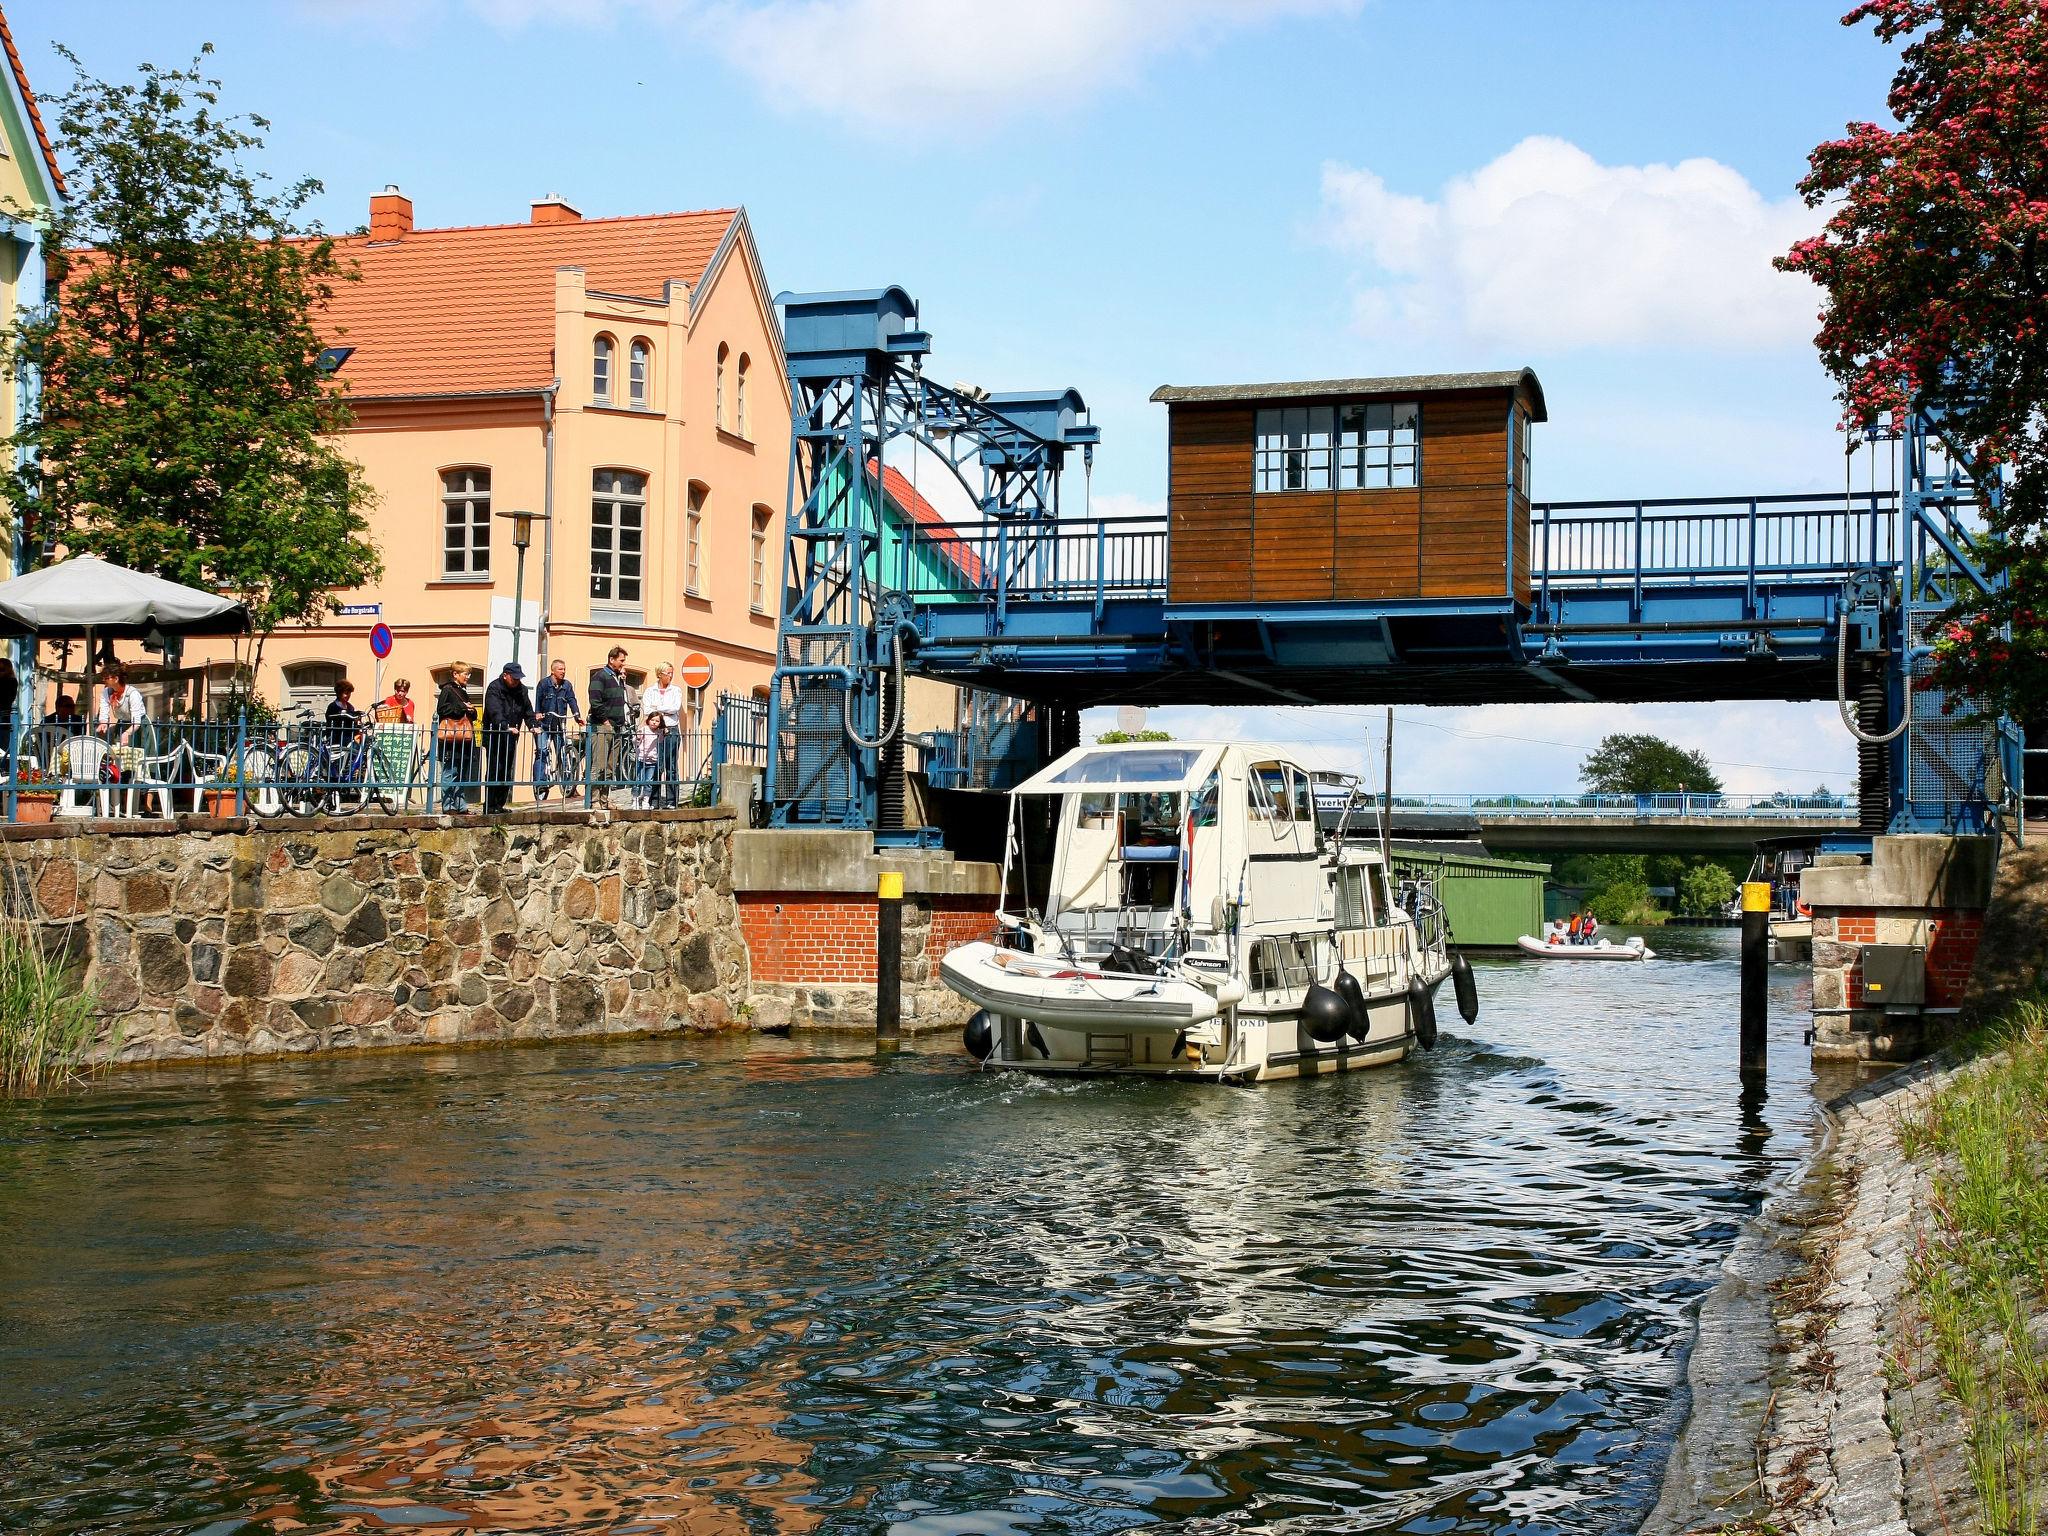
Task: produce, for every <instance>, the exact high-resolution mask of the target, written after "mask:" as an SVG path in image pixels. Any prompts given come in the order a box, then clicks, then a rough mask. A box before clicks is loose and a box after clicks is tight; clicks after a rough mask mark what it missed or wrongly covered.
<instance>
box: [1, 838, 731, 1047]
mask: <svg viewBox="0 0 2048 1536" xmlns="http://www.w3.org/2000/svg"><path fill="white" fill-rule="evenodd" d="M732 832H733V817H732V814H731V812H729V811H725V810H718V809H714V810H701V811H700V810H682V811H669V812H649V813H641V814H634V813H630V812H627V813H619V812H608V811H604V810H596V811H584V810H568V809H564V810H557V811H532V812H524V813H515V814H513V815H509V816H506V817H504V818H501V819H497V820H494V821H490V822H481V821H476V822H472V821H467V820H460V819H450V818H439V817H387V816H379V817H369V816H363V817H350V818H342V819H339V820H332V821H324V822H318V823H303V824H296V825H294V824H279V823H268V822H256V823H251V822H249V821H247V820H218V821H215V820H203V819H192V820H188V821H185V822H182V823H179V824H171V823H149V822H127V823H118V822H117V823H92V824H89V825H88V826H87V827H85V828H82V829H79V830H73V829H71V828H65V827H50V828H13V829H9V830H8V831H7V832H6V834H5V835H4V837H0V854H4V859H5V870H6V881H7V883H6V888H5V895H6V898H7V901H8V904H9V910H11V911H12V912H14V913H16V914H18V915H29V916H33V917H34V919H35V920H36V921H37V922H38V923H39V925H40V927H41V929H42V933H43V941H44V945H45V947H46V949H48V950H50V951H51V952H53V953H59V954H62V955H64V956H66V957H67V958H68V959H69V960H70V961H71V962H72V963H73V964H74V965H75V966H76V967H77V969H78V972H79V974H80V976H81V978H82V980H83V981H84V982H85V983H86V984H88V985H90V986H91V987H92V988H93V989H94V990H95V992H96V995H97V997H98V999H99V1002H100V1006H101V1009H102V1012H103V1015H104V1017H105V1019H106V1025H107V1034H106V1036H105V1037H103V1041H102V1047H101V1051H102V1054H103V1055H107V1054H111V1055H112V1056H113V1057H114V1058H115V1059H118V1060H121V1061H162V1060H175V1059H181V1058H192V1057H222V1056H244V1055H265V1054H272V1053H279V1052H290V1051H313V1050H333V1049H345V1048H350V1047H359V1046H393V1045H408V1044H419V1043H423V1042H429V1041H432V1042H442V1041H456V1040H494V1039H543V1038H552V1037H562V1036H571V1035H590V1034H609V1033H631V1032H643V1031H660V1030H672V1029H681V1028H699V1029H716V1028H723V1027H726V1026H729V1025H732V1024H734V1023H735V1022H736V1021H737V1020H738V1019H739V1018H740V1016H741V1007H742V1005H743V1004H744V1002H745V1000H746V998H747V995H748V986H749V976H748V963H747V951H746V945H745V943H744V941H743V939H742V937H741V934H740V928H739V914H738V909H737V906H736V904H735V902H734V899H733V893H732V873H731V871H732V862H731V844H732Z"/></svg>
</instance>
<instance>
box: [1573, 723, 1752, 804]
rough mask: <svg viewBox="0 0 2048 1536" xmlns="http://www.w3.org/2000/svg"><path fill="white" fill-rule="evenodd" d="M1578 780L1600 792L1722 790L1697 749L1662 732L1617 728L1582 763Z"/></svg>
mask: <svg viewBox="0 0 2048 1536" xmlns="http://www.w3.org/2000/svg"><path fill="white" fill-rule="evenodd" d="M1579 782H1580V783H1581V784H1584V785H1585V786H1586V788H1587V789H1589V790H1591V791H1592V792H1593V793H1595V794H1600V795H1644V794H1659V793H1672V792H1675V791H1678V790H1685V791H1688V792H1690V793H1692V794H1698V795H1718V794H1719V793H1721V777H1720V775H1719V774H1717V773H1715V772H1714V770H1713V769H1712V768H1711V767H1709V766H1708V764H1707V760H1706V758H1705V757H1704V756H1703V755H1701V754H1700V753H1698V752H1688V751H1686V750H1685V748H1683V747H1680V746H1675V745H1673V744H1672V743H1671V742H1668V741H1666V740H1664V738H1663V737H1661V736H1647V735H1632V734H1629V733H1626V732H1616V733H1615V734H1613V735H1611V736H1605V737H1603V738H1601V741H1600V745H1599V746H1597V747H1595V748H1594V749H1593V752H1592V754H1591V755H1590V756H1589V757H1588V758H1587V759H1586V760H1585V761H1584V762H1583V763H1581V764H1579Z"/></svg>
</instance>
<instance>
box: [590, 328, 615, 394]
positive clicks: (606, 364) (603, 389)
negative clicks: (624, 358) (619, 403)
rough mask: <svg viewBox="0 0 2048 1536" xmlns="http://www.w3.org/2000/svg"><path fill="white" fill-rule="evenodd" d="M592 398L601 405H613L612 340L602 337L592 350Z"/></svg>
mask: <svg viewBox="0 0 2048 1536" xmlns="http://www.w3.org/2000/svg"><path fill="white" fill-rule="evenodd" d="M590 398H591V399H592V400H594V401H596V402H597V403H598V404H599V405H610V404H611V403H612V339H611V337H609V336H600V337H598V338H597V342H596V344H595V345H594V346H592V347H591V349H590Z"/></svg>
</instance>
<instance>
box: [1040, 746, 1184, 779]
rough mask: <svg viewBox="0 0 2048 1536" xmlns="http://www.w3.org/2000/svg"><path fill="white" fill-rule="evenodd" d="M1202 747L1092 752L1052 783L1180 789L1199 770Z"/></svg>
mask: <svg viewBox="0 0 2048 1536" xmlns="http://www.w3.org/2000/svg"><path fill="white" fill-rule="evenodd" d="M1201 755H1202V749H1201V748H1200V747H1159V748H1156V749H1151V750H1147V751H1143V752H1089V753H1086V754H1084V755H1083V756H1081V757H1079V758H1076V759H1075V760H1074V761H1073V762H1071V763H1069V764H1067V766H1066V767H1064V768H1062V769H1061V770H1060V771H1059V772H1058V773H1056V774H1054V775H1053V776H1052V778H1050V779H1049V780H1047V781H1046V782H1047V783H1051V784H1069V785H1074V786H1079V785H1083V784H1157V785H1160V786H1161V787H1162V788H1172V789H1178V788H1179V787H1180V786H1181V785H1182V784H1183V783H1185V782H1186V781H1187V776H1188V775H1189V774H1191V773H1193V772H1194V771H1195V763H1196V762H1197V761H1198V760H1199V759H1200V758H1201Z"/></svg>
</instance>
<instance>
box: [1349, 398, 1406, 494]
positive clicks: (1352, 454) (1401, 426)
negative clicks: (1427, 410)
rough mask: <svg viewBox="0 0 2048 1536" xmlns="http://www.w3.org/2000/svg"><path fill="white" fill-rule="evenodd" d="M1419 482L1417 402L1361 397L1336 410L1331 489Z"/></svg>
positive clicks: (1395, 486)
mask: <svg viewBox="0 0 2048 1536" xmlns="http://www.w3.org/2000/svg"><path fill="white" fill-rule="evenodd" d="M1421 483H1422V406H1421V405H1420V403H1418V402H1417V401H1414V400H1365V401H1359V402H1355V403H1353V404H1350V405H1345V406H1342V407H1340V408H1339V409H1338V412H1337V489H1338V490H1340V491H1387V490H1412V489H1413V488H1414V487H1416V486H1417V485H1419V484H1421Z"/></svg>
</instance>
